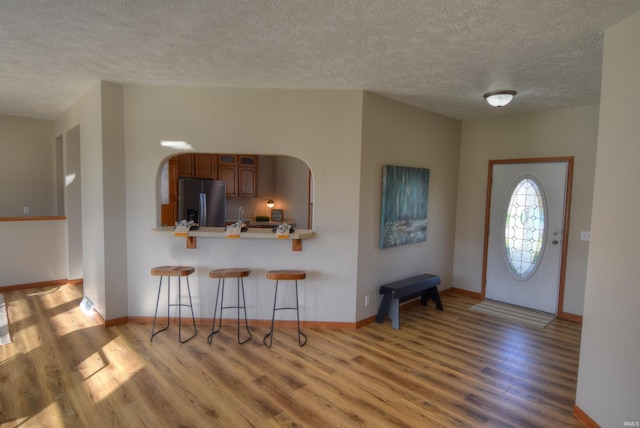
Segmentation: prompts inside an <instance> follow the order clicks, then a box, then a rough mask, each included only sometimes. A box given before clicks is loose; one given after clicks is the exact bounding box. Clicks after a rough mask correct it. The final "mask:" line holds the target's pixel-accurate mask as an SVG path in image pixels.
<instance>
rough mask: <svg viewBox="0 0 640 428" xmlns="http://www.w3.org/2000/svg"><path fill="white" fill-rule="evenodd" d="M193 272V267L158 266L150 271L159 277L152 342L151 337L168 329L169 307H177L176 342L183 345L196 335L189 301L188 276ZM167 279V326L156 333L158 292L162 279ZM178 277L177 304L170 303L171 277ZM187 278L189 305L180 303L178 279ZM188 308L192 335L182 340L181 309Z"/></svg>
mask: <svg viewBox="0 0 640 428" xmlns="http://www.w3.org/2000/svg"><path fill="white" fill-rule="evenodd" d="M193 272H195V268H194V267H193V266H159V267H154V268H152V269H151V275H154V276H160V285H158V298H157V300H156V312H155V314H154V315H153V327H152V328H151V339H150V340H151V341H153V336H155V335H156V334H158V333H160V332H161V331H165V330H166V329H168V328H169V321H170V317H169V310H170V308H171V306H177V307H178V340H179V341H180V343H185V342H187V341H189V340H191V339H193V338H194V337H195V336H196V334H198V330H197V329H196V318H195V315H194V313H193V303H192V301H191V288H190V287H189V275H191V274H192V273H193ZM165 276H166V277H167V325H166V327H164V328H162V329H160V330H158V331H156V319H157V317H158V305H159V303H160V292H161V291H162V278H163V277H165ZM172 276H177V277H178V303H171V277H172ZM183 276H184V277H186V278H187V294H188V295H189V303H188V304H187V303H182V288H181V283H180V279H181V278H182V277H183ZM183 306H188V307H189V308H190V309H191V319H192V321H193V335H192V336H190V337H189V338H187V339H185V340H182V307H183Z"/></svg>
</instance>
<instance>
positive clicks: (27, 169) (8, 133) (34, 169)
mask: <svg viewBox="0 0 640 428" xmlns="http://www.w3.org/2000/svg"><path fill="white" fill-rule="evenodd" d="M53 125H54V122H53V121H51V120H43V119H31V118H26V117H16V116H5V115H0V150H2V156H0V217H23V216H24V214H23V212H24V211H23V208H24V207H29V208H30V212H31V213H30V214H29V216H31V217H34V216H55V215H57V207H56V187H55V186H56V176H55V167H56V152H55V143H54V137H53V136H54V134H53V129H54V128H53Z"/></svg>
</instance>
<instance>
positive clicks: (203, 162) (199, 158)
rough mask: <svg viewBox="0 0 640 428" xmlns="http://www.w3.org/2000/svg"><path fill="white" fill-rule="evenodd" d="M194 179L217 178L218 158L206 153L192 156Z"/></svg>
mask: <svg viewBox="0 0 640 428" xmlns="http://www.w3.org/2000/svg"><path fill="white" fill-rule="evenodd" d="M193 163H194V165H193V166H194V173H195V174H194V175H195V177H194V178H209V179H216V178H218V157H217V156H216V155H212V154H208V153H196V154H195V155H194V162H193Z"/></svg>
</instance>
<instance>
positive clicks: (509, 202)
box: [485, 162, 567, 314]
mask: <svg viewBox="0 0 640 428" xmlns="http://www.w3.org/2000/svg"><path fill="white" fill-rule="evenodd" d="M492 168H493V170H492V171H493V173H492V184H491V201H490V215H489V234H488V245H487V262H486V263H487V266H486V288H485V297H486V298H488V299H492V300H497V301H501V302H506V303H511V304H514V305H518V306H524V307H527V308H531V309H536V310H539V311H544V312H550V313H554V314H555V313H556V312H557V305H558V290H559V284H560V270H561V265H562V247H563V244H562V239H563V230H564V210H565V195H566V187H567V162H541V163H505V164H499V163H496V164H493V167H492Z"/></svg>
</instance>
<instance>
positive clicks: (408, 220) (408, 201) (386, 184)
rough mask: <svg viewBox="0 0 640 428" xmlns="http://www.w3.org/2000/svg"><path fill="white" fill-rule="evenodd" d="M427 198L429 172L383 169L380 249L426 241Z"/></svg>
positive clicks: (408, 169)
mask: <svg viewBox="0 0 640 428" xmlns="http://www.w3.org/2000/svg"><path fill="white" fill-rule="evenodd" d="M428 196H429V170H428V169H426V168H411V167H404V166H391V165H385V166H383V169H382V207H381V212H380V248H389V247H396V246H398V245H406V244H413V243H415V242H421V241H426V240H427V199H428Z"/></svg>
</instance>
